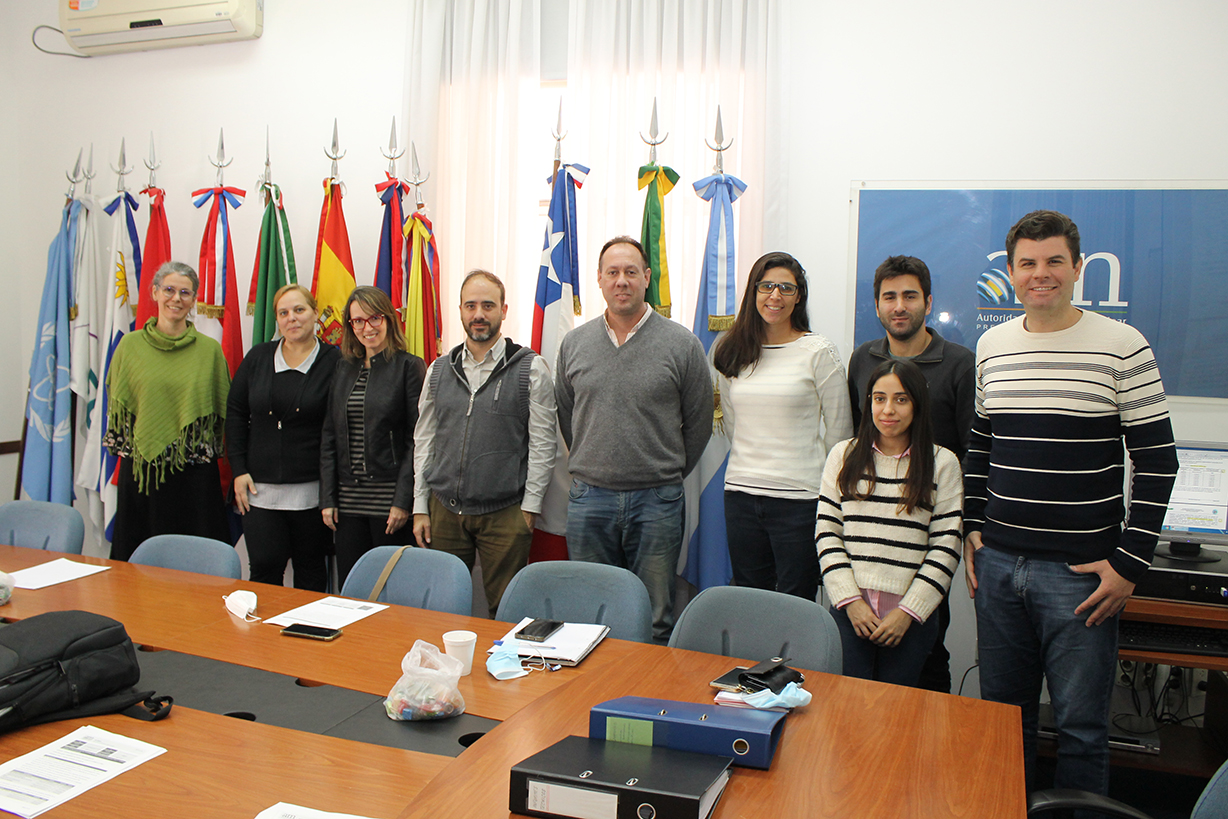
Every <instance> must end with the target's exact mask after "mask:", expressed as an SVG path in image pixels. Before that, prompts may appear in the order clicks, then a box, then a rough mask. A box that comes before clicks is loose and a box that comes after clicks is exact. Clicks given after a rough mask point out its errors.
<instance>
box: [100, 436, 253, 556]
mask: <svg viewBox="0 0 1228 819" xmlns="http://www.w3.org/2000/svg"><path fill="white" fill-rule="evenodd" d="M116 494H117V508H116V511H115V528H114V529H113V530H112V533H111V534H112V537H111V559H112V560H127V559H128V558H130V557H131V556H132V553H133V552H135V551H136V547H137V546H140V545H141V544H142V543H144V542H145V541H146V540H148V539H149V538H151V537H153V536H154V535H197V536H199V537H211V538H213V539H214V540H220V541H222V542H223V543H230V527H229V525H227V523H226V508H225V506H224V505H223V502H222V479H221V475H220V474H219V473H218V468H217V461H212V462H210V463H207V464H188V465H186V466H185V467H184V468H183V469H180V470H172V469H167V470H166V480H164V481H163V482H162V483H161V485H159V486H158V488H157V489H154V490H152V491H151V492H150V493H149V494H145V493H143V492H141V491H139V490H138V489H137V488H136V478H135V477H134V476H133V474H132V459H131V458H122V459H121V460H120V465H119V485H118V487H117V493H116Z"/></svg>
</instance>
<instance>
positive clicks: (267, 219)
mask: <svg viewBox="0 0 1228 819" xmlns="http://www.w3.org/2000/svg"><path fill="white" fill-rule="evenodd" d="M260 189H261V191H263V192H264V197H265V205H264V216H263V217H262V218H261V220H260V246H259V247H257V248H256V264H255V266H254V267H253V269H252V286H251V292H250V293H249V294H248V297H247V314H248V315H249V316H252V344H253V345H255V344H261V343H263V342H266V341H272V340H273V336H274V334H275V333H276V331H277V315H276V312H275V310H274V308H275V306H276V305H274V304H273V296H275V295H276V294H277V291H278V290H279V289H281V288H282V287H285V286H286V285H287V284H298V272H297V270H296V269H295V266H294V245H293V244H292V243H291V241H290V220H289V219H287V218H286V208H285V206H284V205H282V201H281V188H279V187H278V186H277V185H274V184H273V183H272V182H265V183H264V184H262V185H261V186H260Z"/></svg>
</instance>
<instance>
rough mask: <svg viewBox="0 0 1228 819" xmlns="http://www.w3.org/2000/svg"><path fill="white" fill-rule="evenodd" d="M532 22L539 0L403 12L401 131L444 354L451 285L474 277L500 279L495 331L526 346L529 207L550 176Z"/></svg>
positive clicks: (447, 2) (425, 2) (452, 311)
mask: <svg viewBox="0 0 1228 819" xmlns="http://www.w3.org/2000/svg"><path fill="white" fill-rule="evenodd" d="M540 14H541V12H540V4H539V2H538V0H413V3H412V6H411V10H410V21H409V57H408V61H407V62H408V65H407V76H406V84H405V88H406V95H407V99H406V101H405V110H406V112H407V116H406V120H407V122H405V123H403V125H402V131H403V133H404V134H405V136H406V137H407V139H412V140H413V141H414V142H415V143H416V145H417V149H418V160H419V162H420V164H421V166H422V172H423V173H424V174H425V173H428V172H429V173H430V175H431V176H430V181H429V182H427V183H426V184H425V185H423V187H422V192H423V196H424V198H425V199H426V204H427V216H428V217H429V218H430V219H431V221H432V222H433V223H434V228H435V237H436V242H437V244H438V247H439V256H440V262H441V264H440V267H441V280H442V281H441V288H440V289H441V291H442V292H441V296H440V298H441V304H442V313H443V337H444V344H445V346H447V347H450V346H452V345H453V344H456V343H459V342H460V340H461V339H462V338H463V335H462V330H461V328H460V327H459V323H458V319H457V310H456V305H457V304H458V303H459V291H460V282H461V280H462V279H463V278H464V275H465V273H466V272H467V271H469V270H470V269H472V268H475V267H481V268H484V269H486V270H490V271H491V272H493V273H495V274H496V275H498V276H500V277H501V278H502V279H503V280H504V282H505V284H506V285H507V286H508V291H509V292H508V303H509V304H510V305H511V310H510V311H509V314H508V321H507V323H506V324H505V325H504V331H505V333H506V334H507V335H509V336H510V337H512V338H514V339H516V340H517V341H519V342H521V343H527V342H528V340H529V334H530V329H531V326H532V325H531V321H532V315H533V295H534V287H535V284H536V276H537V264H538V262H539V260H540V257H541V244H540V243H541V231H542V225H541V220H540V219H539V218H538V212H539V210H540V208H539V204H538V203H539V200H540V199H541V196H542V189H543V188H544V183H543V181H542V179H543V178H544V177H545V175H546V173H547V172H548V171H549V165H548V161H549V146H548V144H547V146H546V147H545V148H544V149H543V148H540V147H538V148H537V150H534V148H535V143H537V144H540V143H542V142H543V140H545V141H547V142H548V140H549V130H548V126H545V125H544V124H543V123H542V121H541V118H540V116H539V112H538V102H539V96H540V90H539V89H540V79H539V73H540V72H539V65H540V39H541V34H540V32H541V17H540ZM539 155H542V156H544V157H545V158H544V159H539V158H538V157H539ZM408 159H409V157H408V156H407V157H406V158H405V159H403V160H402V166H401V167H402V169H403V170H402V173H405V174H406V175H408V172H409V168H410V166H409V164H408ZM407 207H412V205H410V203H408V202H407ZM534 237H536V240H534ZM535 242H536V247H535Z"/></svg>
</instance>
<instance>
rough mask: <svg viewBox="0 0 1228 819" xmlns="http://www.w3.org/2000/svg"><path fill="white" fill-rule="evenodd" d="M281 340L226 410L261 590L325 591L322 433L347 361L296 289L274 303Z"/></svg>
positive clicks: (261, 349) (255, 365) (306, 295)
mask: <svg viewBox="0 0 1228 819" xmlns="http://www.w3.org/2000/svg"><path fill="white" fill-rule="evenodd" d="M273 310H274V312H275V314H276V317H277V329H278V331H279V332H280V333H281V338H280V339H279V340H277V341H270V342H268V343H266V344H257V345H256V346H254V347H252V349H251V350H250V351H249V352H248V354H247V356H246V357H245V358H244V359H243V363H242V364H240V365H239V369H238V370H237V371H235V377H234V383H233V384H232V385H231V388H230V395H229V398H228V399H227V402H226V446H227V454H228V455H229V458H230V464H231V467H232V468H233V469H234V473H235V479H234V488H235V504H236V506H238V508H239V514H241V515H243V534H244V537H245V539H246V542H247V557H248V563H249V565H250V567H251V577H252V580H254V581H256V582H258V583H273V584H275V585H278V586H280V585H281V584H282V580H283V578H284V576H285V573H286V561H287V560H291V561H293V564H294V586H295V588H299V589H311V590H312V591H324V589H325V584H326V582H327V580H328V555H330V554H331V553H332V539H333V538H332V533H331V532H329V531H328V529H327V528H326V527H325V526H324V524H323V523H322V522H321V520H320V514H319V511H318V510H319V507H320V428H321V427H322V426H323V425H324V414H325V411H326V410H327V408H328V385H329V384H330V383H331V382H332V380H333V371H334V370H335V369H336V366H337V361H338V359H340V358H341V355H340V353H339V352H338V351H337V348H336V347H331V346H329V345H327V344H321V343H320V342H319V341H317V340H316V334H315V331H316V318H317V313H316V301H315V299H314V298H312V296H311V291H310V290H308V289H307V288H305V287H303V286H301V285H297V284H288V285H286V286H285V287H283V288H281V289H280V290H278V291H277V293H276V294H275V295H274V297H273Z"/></svg>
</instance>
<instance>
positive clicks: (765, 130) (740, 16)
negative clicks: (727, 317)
mask: <svg viewBox="0 0 1228 819" xmlns="http://www.w3.org/2000/svg"><path fill="white" fill-rule="evenodd" d="M782 5H783V4H782V2H780V0H571V3H570V13H569V18H568V22H569V25H568V28H569V32H568V60H567V76H568V81H567V90H566V93H565V95H564V114H563V118H564V127H565V128H567V129H568V130H569V131H570V133H569V135H568V137H567V140H566V141H565V142H564V146H565V147H564V157H563V158H564V161H568V162H580V163H582V164H584V165H588V166H589V167H590V168H592V172H591V173H590V174H589V177H588V181H587V182H586V183H585V185H584V190H583V191H582V192H581V193H580V195H579V197H578V199H579V212H580V239H581V242H582V243H583V247H584V248H585V250H586V253H585V255H584V256H583V257H582V260H581V263H582V265H584V269H585V277H584V279H583V282H582V285H581V287H582V291H581V296H582V300H583V303H584V314H585V318H591V317H593V316H596V315H598V314H599V313H600V312H601V311H602V310H603V309H604V307H605V305H604V303H603V302H602V300H601V294H600V292H599V291H598V290H597V287H596V268H597V254H598V253H599V252H600V249H601V245H602V244H603V243H604V242H605V241H606V240H607V239H609V238H610V237H612V236H615V235H617V234H629V235H631V236H635V237H637V238H638V237H639V235H640V221H641V216H642V213H643V208H644V191H640V190H638V189H637V183H636V179H637V176H638V170H639V167H640V166H641V165H644V164H646V163H647V161H648V151H649V149H648V146H647V145H646V144H645V143H644V142H643V141H642V140H641V138H640V135H641V134H643V135H645V136H647V135H648V128H649V120H650V116H651V114H652V105H653V100H654V98H655V99H656V101H657V110H658V118H659V121H660V130H661V133H662V134H664V133H665V132H666V131H668V132H669V137H668V139H666V141H665V142H664V143H663V144H661V145H660V146H658V148H657V162H658V164H661V165H668V166H670V167H672V168H673V169H674V170H675V171H677V172H678V173H679V174H680V176H681V179H680V180H679V182H678V185H677V187H675V189H674V190H673V191H672V192H671V193H670V194H669V195H668V196H666V197H665V226H666V249H667V252H668V260H669V269H670V290H671V297H672V300H673V303H674V309H673V313H672V314H673V317H674V319H675V320H677V321H679V322H681V323H683V324H685V325H686V326H688V327H690V326H691V324H692V322H693V318H694V314H695V297H696V293H697V291H698V287H699V272H700V264H701V259H702V254H703V249H704V241H705V234H706V231H707V228H708V214H709V204H708V203H707V202H704V201H703V200H702V199H700V198H699V197H698V196H697V195H696V194H695V192H694V189H693V188H692V184H693V183H694V182H696V181H698V180H700V179H703V178H704V177H706V176H708V175H710V174H711V173H713V165H714V163H715V157H716V154H715V152H714V151H712V150H710V149H709V148H708V146H707V145H706V144H705V139H706V140H708V141H714V131H715V125H716V112H717V106H718V105H719V106H720V110H721V118H722V122H723V126H724V135H725V140H726V143H727V144H728V142H729V140H730V139H732V145H730V147H729V150H727V151H725V152H724V164H725V173H727V174H731V175H733V176H736V177H738V178H739V179H741V180H742V181H743V182H746V183H747V186H748V187H747V190H746V193H745V194H744V195H743V196H742V197H741V198H740V199H739V200H738V201H737V202H736V203H735V204H734V213H735V217H736V219H737V222H738V232H737V245H736V248H737V258H738V262H737V268H738V275H739V283H742V282H745V276H746V272H747V271H748V270H749V269H750V266H751V264H752V263H753V262H754V260H755V259H756V258H758V257H759V256H760V255H761V254H762V253H763V252H764V251H766V250H777V249H780V250H787V248H780V247H778V246H776V244H775V243H776V239H777V236H779V235H780V233H781V232H783V219H780V218H779V217H778V215H777V214H776V208H777V203H783V201H784V196H783V187H782V186H783V184H784V182H785V180H786V170H787V169H786V168H784V167H783V166H782V164H781V162H782V160H781V157H782V156H783V151H782V150H780V146H781V145H783V143H784V139H785V133H784V128H783V127H781V126H782V124H783V120H784V116H785V110H784V108H783V106H782V105H781V104H780V100H781V96H782V91H781V88H782V87H783V79H784V78H783V77H782V76H781V70H780V69H779V68H778V67H779V66H782V65H783V64H784V62H783V56H782V55H781V53H780V48H781V42H782V41H783V40H784V39H785V38H783V37H782V36H780V31H781V25H782V23H781V16H782V11H781V8H782ZM738 292H739V297H740V294H741V286H740V284H739V288H738Z"/></svg>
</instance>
